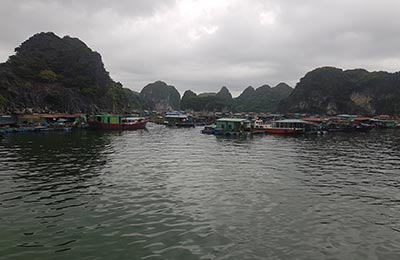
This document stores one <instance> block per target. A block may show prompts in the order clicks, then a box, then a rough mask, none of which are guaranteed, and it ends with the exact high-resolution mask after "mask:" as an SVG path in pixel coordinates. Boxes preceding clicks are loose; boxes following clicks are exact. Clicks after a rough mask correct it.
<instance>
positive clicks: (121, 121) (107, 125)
mask: <svg viewBox="0 0 400 260" xmlns="http://www.w3.org/2000/svg"><path fill="white" fill-rule="evenodd" d="M88 123H89V127H91V128H95V129H108V130H137V129H144V128H146V124H147V120H145V119H144V118H142V117H136V118H134V117H126V116H120V115H108V114H102V115H93V116H90V117H89V121H88Z"/></svg>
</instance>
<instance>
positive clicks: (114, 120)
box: [92, 114, 122, 124]
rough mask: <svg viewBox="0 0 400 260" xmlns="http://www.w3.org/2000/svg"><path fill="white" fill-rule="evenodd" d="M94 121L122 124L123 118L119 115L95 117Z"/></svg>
mask: <svg viewBox="0 0 400 260" xmlns="http://www.w3.org/2000/svg"><path fill="white" fill-rule="evenodd" d="M92 120H93V121H95V122H99V123H103V124H122V117H121V116H118V115H108V114H102V115H94V116H93V117H92Z"/></svg>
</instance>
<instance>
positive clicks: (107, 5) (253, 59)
mask: <svg viewBox="0 0 400 260" xmlns="http://www.w3.org/2000/svg"><path fill="white" fill-rule="evenodd" d="M399 15H400V2H398V1H395V0H386V1H373V0H354V1H346V0H337V1H328V0H320V1H311V0H305V1H295V0H279V1H278V0H270V1H262V0H247V1H243V0H221V1H211V0H197V1H195V0H193V1H192V0H177V1H172V0H171V1H169V0H165V1H158V0H151V1H149V0H140V1H109V0H96V1H95V0H88V1H72V0H67V1H65V0H51V1H50V0H28V1H24V2H22V1H21V2H17V1H11V0H5V1H2V2H1V3H0V22H1V23H2V24H6V25H7V26H2V27H1V28H0V33H1V35H2V38H1V40H0V58H1V59H2V60H5V59H6V58H7V56H8V55H9V54H11V53H12V50H13V48H14V47H16V46H17V45H18V44H19V43H20V42H22V41H23V40H25V39H27V38H28V37H29V36H31V35H32V34H34V33H36V32H40V31H54V32H55V33H57V34H59V35H60V36H63V35H66V34H68V35H71V36H75V37H79V38H80V39H81V40H83V41H84V42H86V43H87V44H88V46H89V47H91V48H92V49H94V50H96V51H98V52H99V53H101V54H102V56H103V59H104V63H105V65H106V68H107V70H108V71H110V73H111V75H112V77H113V78H114V79H115V80H117V81H120V82H122V83H123V84H124V85H125V86H127V87H130V88H132V89H135V90H140V89H141V88H142V87H143V86H144V85H146V84H147V83H149V82H152V81H155V80H165V81H167V82H168V83H169V84H173V85H175V86H176V87H177V88H178V90H179V91H181V92H183V91H184V90H186V89H192V90H194V91H195V92H202V91H217V90H218V89H219V88H220V87H221V86H223V85H226V86H228V87H229V89H230V90H231V91H233V92H235V93H238V92H240V91H241V90H243V89H244V88H245V87H246V86H248V85H253V86H255V87H257V86H260V85H262V84H269V85H275V84H277V83H279V82H281V81H284V82H287V83H289V84H290V85H292V86H294V85H295V84H296V82H297V81H298V80H299V79H300V78H301V77H302V76H303V75H304V74H305V73H306V72H307V71H309V70H311V69H313V68H315V67H319V66H325V65H332V66H338V67H342V68H355V67H363V68H366V69H369V70H389V71H397V70H398V69H399V64H400V53H399V51H398V46H400V34H398V28H400V19H398V17H399Z"/></svg>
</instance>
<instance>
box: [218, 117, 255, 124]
mask: <svg viewBox="0 0 400 260" xmlns="http://www.w3.org/2000/svg"><path fill="white" fill-rule="evenodd" d="M217 121H219V122H221V121H225V122H239V123H240V122H246V121H247V122H250V121H249V120H247V119H243V118H220V119H217Z"/></svg>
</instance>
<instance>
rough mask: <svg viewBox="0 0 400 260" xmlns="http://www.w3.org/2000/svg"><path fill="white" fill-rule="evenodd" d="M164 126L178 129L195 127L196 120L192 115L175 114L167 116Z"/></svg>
mask: <svg viewBox="0 0 400 260" xmlns="http://www.w3.org/2000/svg"><path fill="white" fill-rule="evenodd" d="M164 124H165V125H167V126H176V127H195V123H194V118H193V116H192V115H189V114H183V113H175V112H170V113H166V114H165V116H164Z"/></svg>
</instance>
